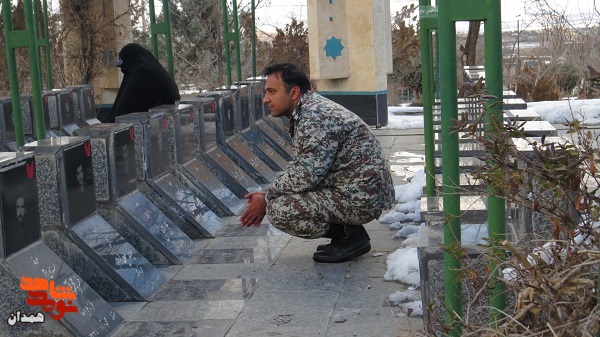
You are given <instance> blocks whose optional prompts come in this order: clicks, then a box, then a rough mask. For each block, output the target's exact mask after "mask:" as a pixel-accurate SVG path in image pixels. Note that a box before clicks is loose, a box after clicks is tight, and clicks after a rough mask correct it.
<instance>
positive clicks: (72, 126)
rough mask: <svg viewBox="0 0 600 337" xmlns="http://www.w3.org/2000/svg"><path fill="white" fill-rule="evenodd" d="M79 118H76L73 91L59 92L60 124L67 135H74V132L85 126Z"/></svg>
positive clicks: (63, 90) (62, 90) (64, 90)
mask: <svg viewBox="0 0 600 337" xmlns="http://www.w3.org/2000/svg"><path fill="white" fill-rule="evenodd" d="M76 117H77V118H76ZM78 117H79V116H75V101H74V99H73V91H71V90H70V89H61V90H59V94H58V123H59V124H60V129H61V130H62V131H63V132H65V133H66V134H67V135H73V131H75V130H77V129H79V127H81V126H83V125H84V124H83V122H81V120H80V119H79V118H78Z"/></svg>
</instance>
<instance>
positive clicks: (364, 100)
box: [308, 0, 392, 126]
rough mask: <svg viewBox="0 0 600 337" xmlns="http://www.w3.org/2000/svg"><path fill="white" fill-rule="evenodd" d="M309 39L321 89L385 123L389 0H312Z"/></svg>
mask: <svg viewBox="0 0 600 337" xmlns="http://www.w3.org/2000/svg"><path fill="white" fill-rule="evenodd" d="M308 41H309V53H310V74H311V79H313V80H316V82H317V91H318V92H319V93H320V94H322V95H323V96H325V97H328V98H330V99H332V100H333V101H335V102H337V103H340V104H342V105H343V106H345V107H346V108H348V109H349V110H351V111H352V112H354V113H356V114H357V115H359V116H360V117H361V118H362V119H363V120H364V121H365V122H366V123H367V124H369V125H374V126H386V125H387V74H389V73H391V72H392V38H391V16H390V2H389V0H308Z"/></svg>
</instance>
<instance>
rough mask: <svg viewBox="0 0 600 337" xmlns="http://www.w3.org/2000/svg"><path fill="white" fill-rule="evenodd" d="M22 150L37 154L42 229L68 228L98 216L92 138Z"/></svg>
mask: <svg viewBox="0 0 600 337" xmlns="http://www.w3.org/2000/svg"><path fill="white" fill-rule="evenodd" d="M23 150H25V151H33V152H35V159H36V165H35V169H36V175H37V187H38V194H39V199H40V203H39V209H40V222H41V224H42V226H56V227H62V226H65V227H67V228H69V227H72V226H74V225H75V224H77V223H78V222H79V221H81V220H83V219H84V218H86V217H88V216H90V215H92V214H93V213H95V212H96V195H95V191H94V170H93V167H92V147H91V142H90V139H89V138H84V137H56V138H46V139H41V140H38V141H35V142H32V143H28V144H25V145H24V146H23Z"/></svg>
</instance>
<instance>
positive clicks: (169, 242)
mask: <svg viewBox="0 0 600 337" xmlns="http://www.w3.org/2000/svg"><path fill="white" fill-rule="evenodd" d="M76 133H77V134H78V135H81V136H86V135H87V136H90V137H91V141H92V150H93V151H92V152H93V159H94V160H93V161H94V180H95V181H96V186H98V185H99V183H98V180H105V181H106V182H107V183H106V184H104V185H106V186H107V187H106V188H105V189H106V190H110V193H106V194H102V195H99V194H98V190H96V198H97V200H99V201H104V202H106V203H102V204H99V211H102V214H106V215H107V216H108V215H109V214H110V213H114V212H117V211H118V212H119V213H120V214H121V215H122V217H119V216H118V215H116V214H111V217H110V218H111V219H112V218H115V219H117V220H119V221H122V222H124V223H125V226H126V227H127V228H125V229H120V227H119V226H117V224H115V223H113V225H114V226H115V228H116V229H117V230H118V231H119V233H120V234H121V235H123V236H125V237H126V238H128V241H129V242H130V243H131V244H132V245H134V246H135V247H136V248H137V249H138V251H140V252H144V251H145V250H143V244H139V245H138V244H136V241H134V239H137V240H140V238H139V236H140V235H141V236H142V237H143V238H144V239H145V240H146V241H148V242H149V243H150V244H151V245H152V247H154V248H155V249H157V250H158V251H160V253H161V254H163V255H164V256H165V257H166V258H167V259H168V260H169V262H170V263H177V264H183V263H184V262H185V261H187V260H188V259H190V258H191V256H192V255H193V254H195V253H196V252H197V251H198V248H197V247H196V244H195V243H194V242H193V241H192V240H191V239H190V238H189V237H188V236H187V235H186V234H185V233H183V232H182V231H181V229H179V227H177V226H175V224H173V222H172V221H171V220H169V219H168V218H167V217H166V216H165V215H164V214H163V213H162V212H161V211H160V210H159V209H158V208H157V207H156V206H155V205H154V204H152V203H151V202H150V201H149V200H148V199H147V198H146V197H145V196H144V195H143V194H141V193H140V192H139V191H137V182H136V171H135V158H134V156H135V155H134V154H135V144H134V131H133V126H132V125H131V124H119V123H100V124H95V125H91V126H87V127H84V128H81V129H79V130H77V131H76ZM100 185H103V184H100ZM99 197H100V198H101V199H98V198H99ZM106 218H107V219H108V217H106ZM128 229H129V230H135V233H130V231H129V230H128ZM134 236H137V238H134Z"/></svg>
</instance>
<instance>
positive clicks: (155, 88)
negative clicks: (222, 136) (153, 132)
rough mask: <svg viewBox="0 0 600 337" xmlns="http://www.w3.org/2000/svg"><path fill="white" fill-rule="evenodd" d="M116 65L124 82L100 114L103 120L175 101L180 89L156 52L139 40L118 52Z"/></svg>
mask: <svg viewBox="0 0 600 337" xmlns="http://www.w3.org/2000/svg"><path fill="white" fill-rule="evenodd" d="M117 67H121V72H123V74H124V76H123V82H122V83H121V87H120V88H119V93H118V94H117V98H116V99H115V103H114V104H113V107H112V109H111V110H110V112H107V113H104V114H102V113H101V114H99V115H98V119H99V120H100V121H101V122H103V123H114V121H115V117H117V116H121V115H125V114H128V113H132V112H145V111H148V110H149V109H151V108H154V107H156V106H159V105H161V104H175V102H176V101H178V100H179V99H180V96H179V89H178V88H177V84H176V83H175V81H174V80H173V78H172V77H171V75H170V74H169V73H168V72H167V71H166V70H165V68H163V66H162V65H161V64H160V63H159V62H158V61H157V60H156V59H155V58H154V55H152V53H150V52H149V51H148V50H146V49H145V48H144V47H142V46H140V45H139V44H136V43H129V44H127V45H126V46H125V47H123V49H121V51H120V52H119V58H118V59H117Z"/></svg>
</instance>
